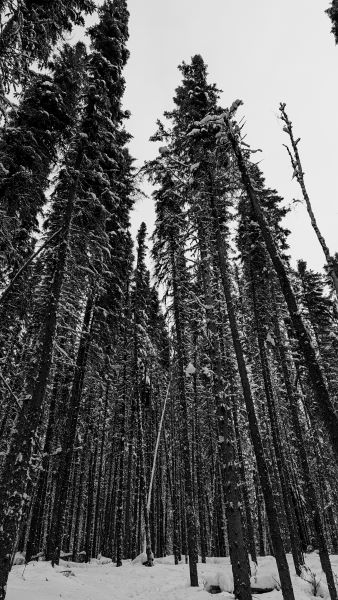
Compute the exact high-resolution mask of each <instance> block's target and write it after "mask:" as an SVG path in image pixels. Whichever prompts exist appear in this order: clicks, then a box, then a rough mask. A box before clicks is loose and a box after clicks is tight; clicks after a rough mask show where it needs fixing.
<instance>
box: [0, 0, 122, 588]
mask: <svg viewBox="0 0 338 600" xmlns="http://www.w3.org/2000/svg"><path fill="white" fill-rule="evenodd" d="M100 16H101V21H100V23H99V24H98V25H97V26H94V27H93V28H92V30H91V32H90V34H91V38H92V44H93V51H92V55H91V58H90V60H89V65H88V72H89V80H88V99H87V103H86V106H85V109H84V116H83V120H82V123H81V125H80V129H79V130H78V131H76V133H75V137H74V139H73V140H72V143H71V145H70V150H69V151H68V153H67V155H66V157H65V161H64V167H63V169H62V170H61V172H60V176H59V183H58V185H57V187H56V191H55V193H54V200H53V206H54V214H53V212H52V213H51V217H50V219H49V222H50V224H51V225H53V226H55V224H56V223H57V222H58V221H59V224H60V225H61V232H62V233H61V234H60V236H59V241H58V244H56V245H55V247H54V251H52V255H51V265H52V266H51V270H50V271H49V276H50V277H51V295H50V299H49V303H48V306H47V311H46V316H45V321H44V325H43V331H42V340H41V342H40V348H39V349H40V352H39V353H38V361H37V364H36V368H37V377H34V378H33V380H32V384H31V390H30V389H29V387H28V390H29V394H30V400H27V401H26V403H25V405H24V408H23V410H22V411H21V413H20V416H19V423H18V430H17V431H16V433H14V436H13V440H12V441H11V447H10V451H9V452H8V455H7V460H6V464H5V468H4V471H3V473H2V482H1V492H0V497H1V502H0V507H1V522H2V527H1V538H2V542H1V544H0V546H1V555H0V563H1V572H2V581H1V586H0V589H1V593H2V596H1V595H0V597H1V599H2V598H4V597H5V586H6V581H7V576H8V571H9V567H10V554H11V552H12V551H13V545H14V543H15V534H16V528H17V523H18V519H19V517H20V514H19V506H21V505H22V503H23V502H24V493H25V492H24V488H25V481H26V476H25V473H26V470H27V469H29V460H30V455H31V443H32V440H33V439H34V436H35V435H36V430H37V425H38V422H39V417H40V410H41V407H42V404H43V402H44V400H45V395H46V390H47V385H48V380H49V375H50V370H51V366H52V359H53V345H54V339H55V332H56V326H57V314H58V310H59V303H60V298H61V293H62V289H63V284H64V281H65V275H66V271H67V261H68V248H69V244H70V243H72V242H73V243H74V241H75V239H74V238H73V232H77V235H76V237H77V239H78V240H79V242H80V244H79V246H78V247H77V250H79V249H81V248H83V251H85V252H87V253H88V256H89V257H90V261H89V262H90V266H91V268H94V269H97V268H98V267H99V262H98V260H100V257H101V256H102V247H101V246H100V244H102V241H103V242H105V239H106V238H105V234H104V230H105V223H106V220H107V219H106V216H105V215H106V214H107V213H110V214H112V213H113V210H114V208H115V202H114V200H115V196H114V193H113V192H112V191H111V185H110V177H111V175H112V166H113V165H114V164H115V161H114V157H111V156H110V155H109V149H110V148H111V147H112V142H113V141H114V140H115V139H116V138H118V135H117V130H118V128H119V127H120V124H121V121H122V119H123V117H124V114H123V113H122V111H121V108H120V102H121V95H122V94H123V90H124V82H123V79H122V77H121V70H122V68H123V66H124V64H125V62H126V60H127V58H128V52H127V50H126V49H125V41H126V39H127V36H128V26H127V23H128V12H127V9H126V4H125V2H124V0H115V1H114V2H105V4H104V5H103V7H102V8H101V9H100ZM106 54H107V58H106V56H105V55H106ZM112 124H113V126H112ZM123 139H124V140H125V139H126V136H124V137H123ZM115 154H116V152H115V153H114V155H115ZM85 182H86V190H87V192H86V194H85V195H84V197H82V198H81V202H80V201H79V200H78V193H79V189H80V186H81V185H84V183H85ZM101 202H103V204H101ZM60 219H61V221H60ZM89 224H90V226H89ZM74 228H75V229H74ZM81 228H83V229H82V231H85V230H86V232H87V236H86V237H85V239H81V238H80V237H78V233H79V231H81ZM84 228H86V229H84ZM88 234H89V236H88ZM102 234H103V240H102ZM100 238H101V240H102V241H101V240H100ZM97 240H100V244H99V245H98V243H97ZM88 242H89V244H88ZM53 252H54V253H53ZM84 256H85V255H84ZM84 266H87V265H84ZM87 268H88V266H87ZM100 268H101V267H100ZM74 416H75V415H74ZM18 456H19V457H20V460H19V462H18ZM15 465H16V468H14V466H15ZM64 479H68V475H67V477H65V478H64ZM63 485H64V482H63ZM14 490H15V494H14V496H12V494H13V491H14ZM14 505H15V507H18V508H14ZM8 511H10V514H11V516H10V518H8V514H9V512H8ZM16 513H17V514H16ZM58 552H60V549H58Z"/></svg>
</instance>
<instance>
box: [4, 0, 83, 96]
mask: <svg viewBox="0 0 338 600" xmlns="http://www.w3.org/2000/svg"><path fill="white" fill-rule="evenodd" d="M6 4H8V5H9V7H8V8H9V13H8V18H7V21H6V22H5V25H4V27H3V29H2V31H1V35H0V74H1V81H0V86H1V92H2V94H3V93H4V91H7V90H8V89H9V87H10V86H12V85H14V86H16V85H17V84H25V82H26V81H27V80H29V78H30V73H29V66H30V65H31V64H32V63H33V62H34V61H38V63H39V64H40V65H43V66H46V65H47V62H48V59H49V57H50V54H51V52H52V50H53V48H54V47H55V45H56V44H57V42H58V41H59V40H60V39H61V37H62V35H63V34H64V33H66V32H68V33H70V32H71V31H72V28H73V26H74V25H83V24H84V18H83V16H84V15H86V14H90V13H92V12H93V11H94V8H95V4H94V2H93V1H92V0H71V2H67V3H64V2H63V1H62V0H50V1H49V2H47V3H46V2H44V1H42V0H24V1H23V2H20V3H17V5H15V4H14V3H12V2H11V3H2V6H1V5H0V10H1V12H2V13H3V12H4V10H5V9H6V8H7V6H6ZM7 10H8V9H7Z"/></svg>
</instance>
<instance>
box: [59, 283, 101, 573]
mask: <svg viewBox="0 0 338 600" xmlns="http://www.w3.org/2000/svg"><path fill="white" fill-rule="evenodd" d="M93 311H94V294H93V292H92V290H90V292H89V295H88V299H87V304H86V308H85V314H84V318H83V325H82V333H81V338H80V343H79V348H78V354H77V359H76V365H75V371H74V378H73V383H72V389H71V392H70V399H69V407H68V415H67V420H66V426H65V431H64V434H63V436H62V439H61V448H62V453H61V456H60V464H59V468H58V473H57V483H56V492H55V502H54V507H53V514H52V520H51V528H50V531H49V535H48V540H47V560H52V563H53V564H58V562H59V558H60V551H61V540H62V535H63V527H64V517H65V510H66V502H67V493H68V486H69V477H70V470H71V462H72V455H73V450H74V444H75V440H76V429H77V423H78V416H79V411H80V405H81V398H82V389H83V382H84V376H85V370H86V364H87V357H88V351H89V346H90V342H91V328H92V319H93Z"/></svg>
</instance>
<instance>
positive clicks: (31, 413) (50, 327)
mask: <svg viewBox="0 0 338 600" xmlns="http://www.w3.org/2000/svg"><path fill="white" fill-rule="evenodd" d="M82 157H83V150H80V151H79V152H78V155H77V158H76V161H75V164H74V172H75V173H78V172H79V169H80V167H81V164H82ZM78 178H79V176H78V175H77V176H76V178H75V179H74V183H73V186H72V187H71V189H70V191H69V196H68V202H67V207H66V212H65V216H64V222H63V228H62V233H61V232H60V237H61V241H60V244H59V248H58V253H57V258H56V263H55V266H54V274H53V279H52V284H51V293H50V297H49V302H48V308H47V312H46V318H45V322H44V327H43V338H42V342H41V346H40V352H39V362H38V372H37V376H36V377H32V382H31V388H32V389H31V392H30V394H29V397H28V398H27V399H26V400H25V402H24V404H23V406H22V408H21V411H20V413H19V415H18V420H17V426H16V429H15V433H14V435H13V438H12V440H11V444H10V448H9V451H8V454H7V456H6V461H5V464H4V468H3V470H2V477H1V482H0V600H4V599H5V596H6V586H7V579H8V573H9V570H10V567H11V557H12V553H13V551H14V548H15V541H16V535H17V531H18V526H19V522H20V519H21V517H22V513H23V511H25V510H26V500H27V499H26V498H25V488H26V483H27V481H29V480H30V478H31V472H30V471H31V467H30V458H31V454H32V446H33V443H34V440H35V438H36V432H37V428H38V425H39V420H40V416H41V407H42V405H43V402H44V400H45V396H46V390H47V385H48V380H49V374H50V370H51V365H52V356H53V346H54V338H55V332H56V324H57V312H58V308H59V303H60V297H61V291H62V285H63V280H64V275H65V269H66V262H67V256H68V242H69V236H70V227H71V221H72V215H73V210H74V205H75V201H76V196H77V191H78Z"/></svg>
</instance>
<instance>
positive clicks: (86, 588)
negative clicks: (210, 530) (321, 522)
mask: <svg viewBox="0 0 338 600" xmlns="http://www.w3.org/2000/svg"><path fill="white" fill-rule="evenodd" d="M331 558H332V565H333V569H334V571H335V573H336V575H337V576H338V556H332V557H331ZM288 559H289V564H290V568H291V573H292V577H293V583H294V590H295V596H296V600H309V598H313V597H314V595H315V594H314V587H313V584H311V583H307V582H306V581H305V580H303V579H300V578H299V577H296V576H295V573H294V569H293V563H292V560H291V557H288ZM306 564H307V566H308V567H309V569H310V570H311V572H312V575H310V571H308V572H307V573H306V574H305V578H306V579H308V580H309V581H310V580H311V579H313V576H314V575H315V579H316V582H317V584H318V585H317V590H316V595H317V598H318V597H322V598H328V593H327V587H326V584H325V577H324V575H323V574H322V571H321V568H320V564H319V557H318V555H317V554H315V553H312V554H308V555H307V556H306ZM198 575H199V587H198V588H191V587H189V569H188V565H186V564H179V565H176V566H175V565H174V564H173V557H166V558H165V559H157V560H156V564H155V566H154V567H153V568H147V567H144V566H143V565H142V564H132V563H131V562H130V561H124V564H123V567H121V568H116V566H115V565H114V564H113V563H109V562H106V561H105V560H101V562H99V561H94V563H91V564H89V565H84V564H78V563H67V562H64V561H61V563H60V566H59V567H57V568H55V569H53V568H52V567H51V566H50V564H49V563H46V562H33V563H30V564H29V565H28V566H26V567H25V566H24V565H16V566H14V567H13V569H12V572H11V574H10V579H9V584H8V592H7V600H60V598H62V599H63V600H132V599H135V600H136V599H137V600H211V598H220V600H221V598H228V599H229V600H230V599H232V598H233V595H232V594H230V593H227V592H222V593H221V594H217V595H215V596H211V595H210V594H209V593H208V592H207V591H206V590H205V589H204V585H205V584H206V582H209V583H214V582H217V581H219V582H220V583H221V585H222V586H223V589H230V588H231V580H232V577H231V567H230V563H229V559H228V558H208V559H207V563H206V564H199V565H198ZM256 575H257V581H259V577H258V576H260V577H261V582H263V581H264V580H265V581H269V580H271V581H275V580H276V579H275V578H276V577H277V575H276V565H275V561H274V559H273V558H272V557H265V558H261V559H259V566H258V572H257V574H256ZM254 598H255V600H259V599H260V598H262V600H282V594H281V592H280V591H278V590H274V591H272V592H269V593H265V594H260V595H257V594H255V595H254Z"/></svg>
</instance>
